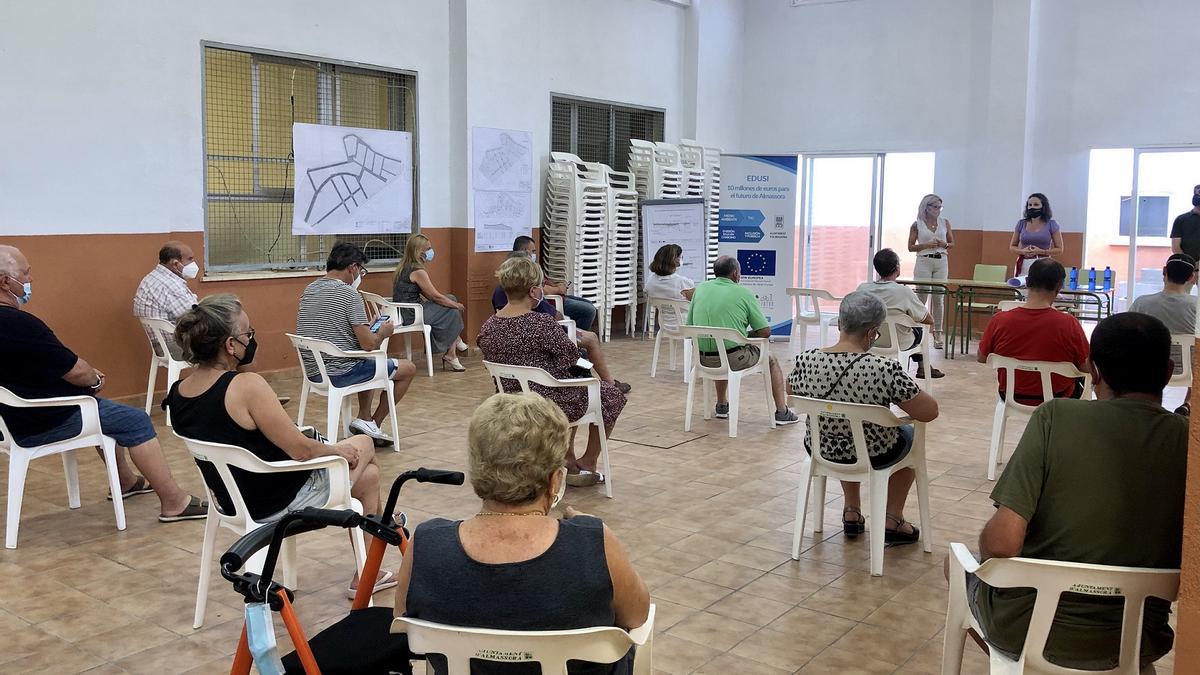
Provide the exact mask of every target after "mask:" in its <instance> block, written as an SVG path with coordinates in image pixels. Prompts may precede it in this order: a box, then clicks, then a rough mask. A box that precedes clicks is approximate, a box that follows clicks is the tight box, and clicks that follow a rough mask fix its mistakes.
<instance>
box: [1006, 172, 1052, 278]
mask: <svg viewBox="0 0 1200 675" xmlns="http://www.w3.org/2000/svg"><path fill="white" fill-rule="evenodd" d="M1008 250H1010V251H1012V252H1013V253H1015V254H1016V255H1017V264H1016V267H1015V272H1014V275H1015V276H1021V275H1022V274H1024V273H1025V268H1026V267H1028V266H1029V265H1030V264H1032V263H1033V261H1034V260H1037V259H1038V258H1049V257H1051V256H1056V255H1059V254H1060V253H1062V252H1063V242H1062V234H1061V233H1060V232H1059V231H1058V223H1057V222H1055V220H1054V214H1053V212H1052V211H1051V210H1050V200H1049V199H1046V195H1044V194H1042V193H1040V192H1035V193H1033V194H1031V195H1029V198H1028V199H1026V200H1025V214H1024V217H1022V218H1021V219H1020V220H1018V221H1017V228H1016V231H1015V232H1013V237H1012V241H1011V242H1010V243H1009V245H1008Z"/></svg>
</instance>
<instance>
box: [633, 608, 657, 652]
mask: <svg viewBox="0 0 1200 675" xmlns="http://www.w3.org/2000/svg"><path fill="white" fill-rule="evenodd" d="M654 609H655V608H654V603H650V612H649V613H648V614H647V615H646V622H645V623H643V624H642V625H640V626H638V627H637V628H634V629H633V630H631V631H629V639H630V640H631V641H632V642H633V644H635V645H637V646H639V647H641V646H642V645H644V644H646V640H649V639H650V634H651V633H653V632H654Z"/></svg>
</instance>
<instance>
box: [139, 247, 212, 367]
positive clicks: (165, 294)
mask: <svg viewBox="0 0 1200 675" xmlns="http://www.w3.org/2000/svg"><path fill="white" fill-rule="evenodd" d="M199 273H200V267H199V265H197V264H196V256H195V255H194V254H193V253H192V247H191V246H188V245H187V244H185V243H183V242H181V241H168V242H167V243H165V244H163V246H162V248H160V249H159V250H158V265H156V266H155V267H154V269H152V270H150V273H149V274H147V275H146V276H145V277H143V278H142V282H141V283H140V284H138V288H137V293H135V294H134V295H133V315H134V316H136V317H138V318H140V319H165V320H167V321H170V322H171V323H175V322H176V321H178V320H179V317H181V316H183V313H184V312H186V311H188V310H189V309H191V308H192V305H194V304H196V303H197V302H198V300H197V298H196V294H195V293H193V292H192V289H191V288H189V287H188V280H189V279H195V278H196V275H198V274H199ZM150 344H151V345H153V347H154V353H156V354H158V351H159V349H158V345H157V344H156V343H155V342H154V339H153V338H151V339H150ZM171 353H172V356H174V357H175V358H177V359H179V358H181V353H180V352H178V351H176V347H175V345H174V343H172V344H171ZM160 356H161V354H160Z"/></svg>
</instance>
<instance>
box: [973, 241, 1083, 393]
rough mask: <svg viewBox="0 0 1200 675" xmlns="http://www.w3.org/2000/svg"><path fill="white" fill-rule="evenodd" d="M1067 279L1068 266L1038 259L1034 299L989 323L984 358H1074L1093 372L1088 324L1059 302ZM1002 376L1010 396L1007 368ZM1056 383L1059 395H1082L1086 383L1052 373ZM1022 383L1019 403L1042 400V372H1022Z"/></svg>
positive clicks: (1032, 280)
mask: <svg viewBox="0 0 1200 675" xmlns="http://www.w3.org/2000/svg"><path fill="white" fill-rule="evenodd" d="M1066 277H1067V272H1066V270H1065V269H1063V266H1062V264H1060V263H1059V262H1058V261H1057V260H1054V259H1053V258H1042V259H1041V260H1038V261H1037V262H1035V263H1033V265H1031V266H1030V267H1029V275H1028V276H1027V277H1026V278H1025V285H1026V287H1027V288H1028V289H1029V299H1028V300H1026V301H1025V306H1024V307H1018V308H1016V309H1011V310H1009V311H1007V312H1000V313H999V314H996V315H995V316H993V317H992V319H991V321H989V322H988V325H987V329H986V330H985V331H984V332H983V338H982V339H981V340H980V341H979V362H980V363H984V362H986V361H987V357H988V355H989V354H992V353H995V354H999V355H1000V356H1007V357H1009V358H1014V359H1020V360H1021V361H1063V362H1069V363H1073V364H1075V367H1076V368H1079V369H1080V370H1081V371H1084V372H1087V368H1088V339H1087V336H1086V335H1084V334H1083V326H1080V325H1079V320H1078V319H1076V318H1075V317H1073V316H1071V315H1070V314H1067V313H1066V312H1061V311H1059V310H1057V309H1055V308H1054V306H1053V303H1054V299H1055V298H1056V297H1058V292H1059V291H1061V290H1062V287H1063V280H1064V279H1066ZM996 378H997V380H998V382H999V384H1000V395H1001V396H1004V394H1005V392H1004V386H1005V373H1004V371H997V373H996ZM1050 384H1051V386H1052V387H1053V388H1054V396H1055V397H1056V398H1061V397H1065V396H1070V397H1072V398H1079V397H1080V396H1082V394H1083V389H1082V384H1081V383H1080V381H1079V380H1075V379H1072V378H1070V377H1063V376H1062V375H1051V376H1050ZM1016 386H1017V398H1016V400H1017V401H1018V402H1019V403H1027V404H1030V405H1035V404H1038V403H1041V402H1042V382H1041V378H1040V377H1039V376H1038V374H1037V373H1031V372H1017V379H1016Z"/></svg>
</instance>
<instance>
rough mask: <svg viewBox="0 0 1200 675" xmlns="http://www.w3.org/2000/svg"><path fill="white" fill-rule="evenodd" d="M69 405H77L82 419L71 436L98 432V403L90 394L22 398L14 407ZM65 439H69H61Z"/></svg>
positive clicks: (19, 408) (76, 436)
mask: <svg viewBox="0 0 1200 675" xmlns="http://www.w3.org/2000/svg"><path fill="white" fill-rule="evenodd" d="M71 407H78V408H79V415H80V417H81V418H82V419H83V428H82V429H80V430H79V433H78V434H75V436H74V437H73V438H80V437H82V436H91V435H93V434H99V433H100V404H99V403H97V402H96V399H95V398H94V397H92V396H86V395H80V396H55V397H54V398H37V399H22V403H21V405H20V406H15V409H16V410H21V409H22V408H71ZM67 440H70V439H63V441H67Z"/></svg>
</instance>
